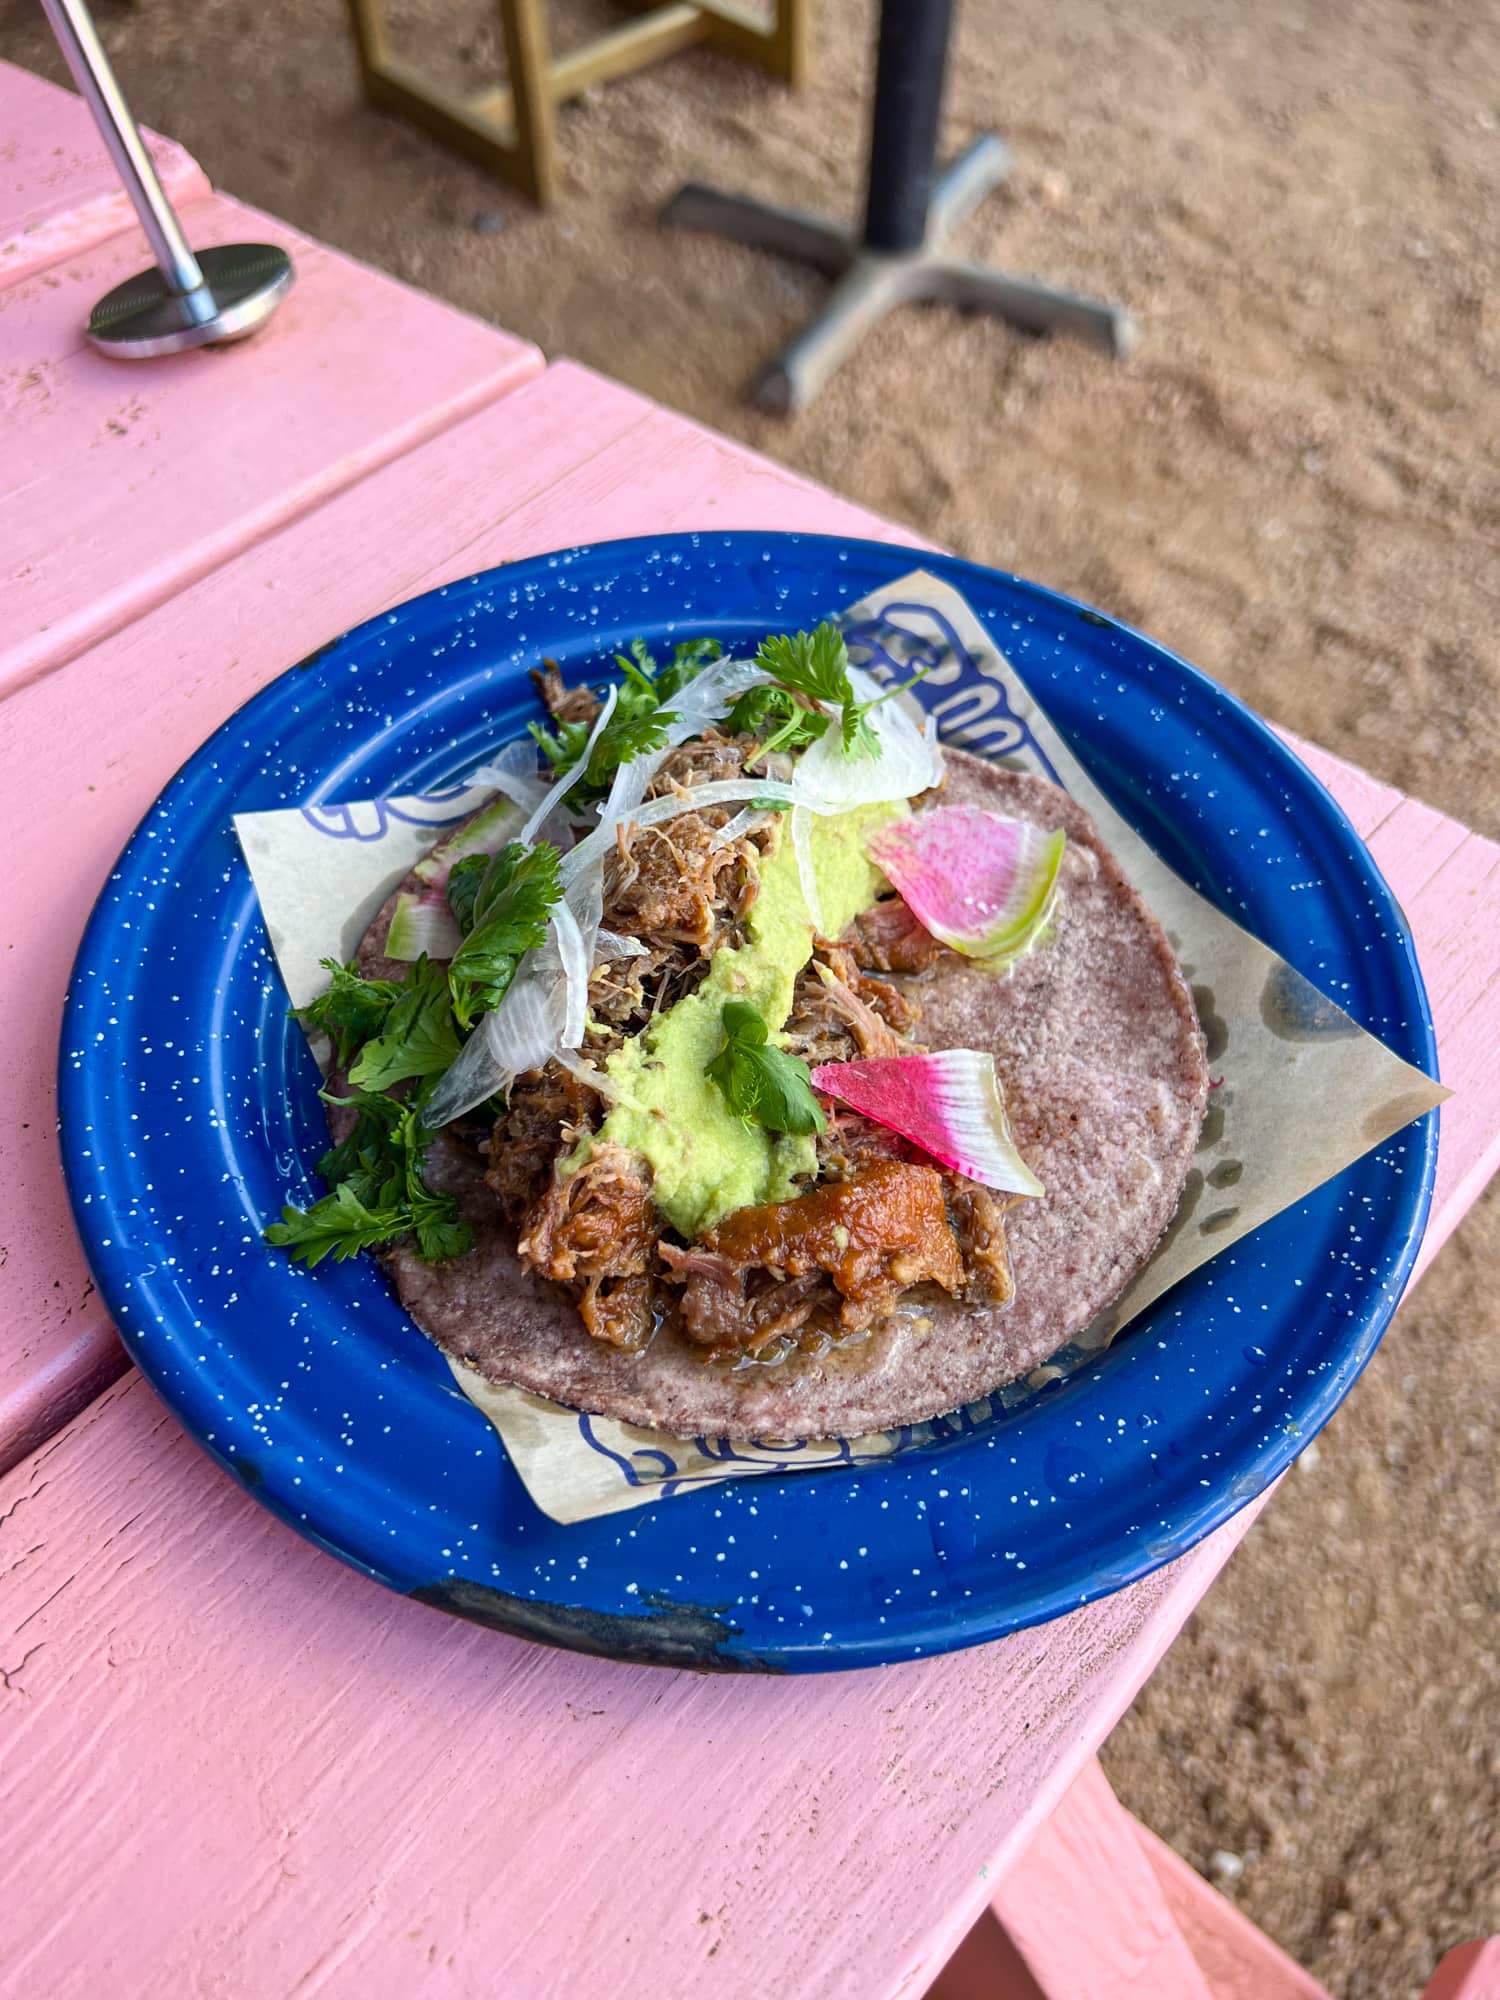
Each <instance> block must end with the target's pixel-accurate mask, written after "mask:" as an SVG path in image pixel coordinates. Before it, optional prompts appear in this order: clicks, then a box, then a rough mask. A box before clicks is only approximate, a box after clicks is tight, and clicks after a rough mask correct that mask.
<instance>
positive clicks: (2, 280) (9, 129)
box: [0, 62, 209, 304]
mask: <svg viewBox="0 0 1500 2000" xmlns="http://www.w3.org/2000/svg"><path fill="white" fill-rule="evenodd" d="M142 137H143V138H144V139H145V141H146V149H147V151H148V152H149V153H150V155H151V158H152V160H153V161H154V162H155V165H156V171H157V174H158V175H159V176H160V179H161V184H162V187H163V189H164V190H165V192H166V196H167V199H168V201H170V202H171V203H172V205H173V206H174V207H181V206H182V205H183V204H185V203H188V202H195V201H199V200H201V199H202V198H203V197H204V196H206V195H207V194H208V192H209V186H208V180H207V178H206V176H205V175H204V172H203V169H202V168H201V167H200V166H199V165H198V162H197V161H196V160H195V159H193V158H192V157H191V156H190V155H189V154H188V153H185V152H184V151H183V149H182V147H181V146H179V145H178V144H177V143H176V142H175V140H172V139H163V138H161V137H160V136H159V135H158V134H157V133H155V132H143V134H142ZM184 222H185V225H186V227H187V229H188V230H189V232H190V233H191V232H192V231H193V229H194V227H195V223H196V217H194V216H186V217H184ZM134 229H135V210H134V209H133V208H132V207H131V206H130V199H129V197H128V195H127V194H126V193H125V190H124V188H123V187H122V186H121V185H120V177H119V175H118V174H117V173H116V171H115V167H114V163H113V161H112V160H111V159H110V157H109V154H108V153H107V152H106V151H105V150H104V141H103V140H102V139H101V138H100V136H99V129H98V127H97V126H96V125H95V123H94V121H93V119H92V118H91V117H90V116H89V110H88V106H87V105H86V104H85V103H84V102H83V100H82V98H80V97H77V96H75V95H74V93H73V92H72V91H71V90H59V89H58V87H57V85H56V84H55V83H46V82H44V81H43V80H42V78H41V77H39V76H33V75H32V74H31V73H30V71H29V70H24V69H17V68H16V67H15V65H14V64H13V63H6V62H0V286H4V285H13V284H16V283H18V282H19V281H20V280H21V279H22V278H26V277H30V276H31V275H32V274H33V273H34V272H37V271H43V270H45V269H47V267H48V266H49V265H53V264H58V263H61V262H62V261H63V260H64V259H65V258H68V257H77V256H80V255H82V254H83V253H84V252H85V251H87V250H91V249H92V248H93V247H94V245H95V244H98V243H102V242H104V241H105V239H106V238H107V237H110V236H116V235H118V234H119V233H120V231H121V230H132V231H133V230H134ZM143 261H144V262H146V263H149V262H150V258H149V257H146V258H144V259H143ZM92 303H93V301H92V300H90V301H89V304H92Z"/></svg>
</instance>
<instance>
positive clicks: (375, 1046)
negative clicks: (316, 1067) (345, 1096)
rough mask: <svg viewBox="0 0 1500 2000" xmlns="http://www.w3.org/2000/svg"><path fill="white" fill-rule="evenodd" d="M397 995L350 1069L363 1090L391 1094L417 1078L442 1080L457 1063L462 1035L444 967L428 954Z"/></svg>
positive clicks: (353, 1080)
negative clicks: (456, 1023) (380, 1024)
mask: <svg viewBox="0 0 1500 2000" xmlns="http://www.w3.org/2000/svg"><path fill="white" fill-rule="evenodd" d="M396 996H397V997H396V1000H395V1002H394V1004H393V1005H392V1007H391V1010H390V1012H389V1013H388V1014H387V1015H386V1018H385V1023H384V1025H383V1027H382V1028H381V1031H380V1033H379V1034H378V1035H377V1036H376V1037H375V1038H374V1040H373V1041H369V1042H366V1043H365V1045H364V1047H363V1049H361V1051H360V1053H359V1059H358V1061H356V1062H355V1063H354V1064H353V1066H352V1067H351V1069H350V1071H349V1081H350V1082H351V1083H352V1084H355V1085H357V1086H358V1088H359V1089H361V1090H369V1091H381V1090H389V1089H391V1087H392V1086H393V1085H394V1084H398V1083H406V1082H409V1081H410V1080H411V1078H413V1077H428V1076H441V1075H442V1073H443V1071H444V1070H445V1069H447V1067H448V1066H449V1064H450V1063H453V1062H456V1061H457V1060H458V1047H459V1043H458V1031H457V1029H456V1028H455V1027H454V1024H453V1015H454V1009H453V1005H452V1002H451V1001H450V999H449V994H448V980H447V977H446V975H445V973H444V971H443V968H442V967H441V966H440V965H434V964H433V963H432V961H431V960H430V959H429V958H428V957H427V956H426V955H425V953H424V955H423V956H422V957H421V958H419V959H418V960H417V962H416V964H415V965H414V966H413V967H412V968H411V970H410V972H409V973H408V974H407V975H406V983H405V984H404V985H403V986H398V987H397V988H396Z"/></svg>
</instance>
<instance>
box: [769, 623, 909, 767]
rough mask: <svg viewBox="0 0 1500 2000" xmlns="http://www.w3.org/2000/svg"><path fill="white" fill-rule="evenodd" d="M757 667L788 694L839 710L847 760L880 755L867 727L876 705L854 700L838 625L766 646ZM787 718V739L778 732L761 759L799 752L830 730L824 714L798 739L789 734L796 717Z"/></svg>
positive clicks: (785, 636) (789, 635)
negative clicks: (775, 752)
mask: <svg viewBox="0 0 1500 2000" xmlns="http://www.w3.org/2000/svg"><path fill="white" fill-rule="evenodd" d="M755 664H756V665H757V666H758V667H759V668H760V669H761V671H762V672H763V673H766V674H769V675H770V677H771V679H772V680H773V681H774V682H775V683H776V685H777V687H778V688H781V689H784V690H785V691H786V692H787V693H789V694H793V695H801V696H803V697H804V698H805V699H806V700H807V701H809V702H818V703H826V704H827V705H828V706H829V707H830V708H837V709H838V711H839V731H840V736H841V740H842V743H843V747H844V754H845V756H846V757H871V756H874V755H876V754H877V753H878V751H879V749H880V745H879V743H878V742H877V741H876V737H875V732H874V730H873V729H871V727H870V725H869V724H868V723H867V722H866V721H865V711H866V710H867V709H869V708H873V707H874V706H875V704H874V703H873V702H858V701H856V700H855V699H854V688H853V686H852V685H851V683H850V680H849V649H848V647H847V646H846V645H845V644H844V637H843V634H842V633H841V632H840V631H839V629H838V627H837V626H836V625H830V624H828V623H827V622H826V621H825V622H824V623H823V624H821V625H818V626H815V627H814V628H813V630H812V631H811V632H782V633H778V634H775V635H774V636H773V637H771V638H769V639H766V640H764V641H763V642H762V644H761V647H760V651H759V652H758V653H757V654H756V656H755ZM752 692H754V690H752ZM805 712H806V711H803V713H805ZM787 713H788V729H789V733H787V734H782V733H780V732H778V733H777V734H776V735H775V736H774V737H772V738H768V739H767V741H766V743H765V744H764V745H763V747H762V751H761V754H762V756H764V755H765V754H766V753H767V752H768V751H769V750H771V749H782V748H785V747H786V746H787V745H788V744H791V745H792V747H794V748H800V747H801V746H802V745H803V744H805V743H810V742H816V741H817V739H818V737H820V736H821V735H822V734H823V731H824V730H825V729H826V728H827V726H828V723H827V717H826V716H824V715H823V712H822V710H821V708H820V709H819V710H818V711H817V713H818V715H819V716H820V717H822V719H821V721H820V722H819V723H818V725H817V727H816V728H811V729H809V727H808V725H806V724H801V725H799V726H798V727H799V728H800V730H801V732H802V733H801V734H800V736H799V735H798V734H797V733H796V731H795V730H791V729H790V724H791V721H792V715H793V713H794V712H792V711H788V712H787Z"/></svg>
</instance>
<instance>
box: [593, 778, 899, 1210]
mask: <svg viewBox="0 0 1500 2000" xmlns="http://www.w3.org/2000/svg"><path fill="white" fill-rule="evenodd" d="M902 810H904V804H900V803H892V804H881V805H871V806H859V807H857V808H855V810H854V811H852V812H847V813H840V814H838V815H836V816H833V817H828V818H814V820H813V821H812V856H813V869H814V872H815V874H816V876H817V883H818V899H819V901H820V902H821V904H822V906H823V921H824V924H825V925H826V927H827V933H828V935H830V936H832V937H837V936H838V935H839V933H840V932H841V931H842V930H844V929H845V928H846V927H847V926H848V925H849V924H850V923H851V922H852V921H853V919H854V918H855V917H857V916H858V915H859V913H860V911H861V910H867V909H868V908H869V907H870V905H871V903H873V902H874V901H875V898H876V897H877V896H878V895H879V893H880V891H881V889H882V888H883V887H884V884H885V878H884V876H883V875H882V874H881V873H880V871H879V869H877V868H876V867H875V865H874V863H873V862H871V861H869V860H868V859H867V858H866V856H865V846H864V844H865V836H866V835H867V834H868V833H869V832H870V831H871V829H872V828H874V827H875V826H877V825H879V824H881V823H882V822H883V821H885V820H888V819H893V818H894V817H895V816H896V814H897V813H898V812H899V811H902ZM745 929H746V932H747V941H746V943H745V944H743V945H742V946H740V947H739V948H738V949H733V948H731V947H728V946H726V947H725V948H724V949H723V950H721V951H719V952H716V953H715V955H714V959H713V963H712V965H711V967H710V969H709V973H708V977H707V978H706V979H705V980H704V982H703V984H702V985H701V986H700V987H699V988H698V989H697V991H696V992H693V993H690V994H688V996H687V997H686V999H683V1000H679V1001H678V1003H677V1005H676V1006H675V1007H673V1008H671V1009H669V1011H668V1012H667V1013H665V1014H663V1015H662V1017H661V1019H660V1020H659V1021H657V1022H655V1023H654V1024H653V1025H652V1026H651V1027H649V1028H645V1029H643V1030H642V1031H641V1033H640V1034H639V1035H636V1036H635V1037H633V1039H632V1040H630V1041H628V1042H627V1043H626V1044H625V1045H624V1047H623V1048H620V1049H617V1050H616V1052H615V1053H614V1055H612V1056H611V1057H610V1059H609V1061H608V1063H607V1064H606V1065H605V1067H606V1070H607V1072H608V1074H609V1076H610V1077H611V1078H613V1080H614V1081H615V1082H616V1083H617V1084H618V1085H619V1086H620V1088H621V1089H622V1090H623V1091H624V1092H625V1093H626V1094H627V1096H628V1099H629V1101H628V1102H624V1101H622V1102H620V1103H617V1104H616V1105H615V1106H614V1107H613V1108H612V1110H611V1111H610V1113H609V1116H608V1117H607V1118H606V1119H605V1121H604V1124H603V1125H602V1127H601V1128H600V1131H599V1138H600V1139H612V1140H614V1141H615V1142H616V1143H617V1144H619V1145H621V1146H625V1147H628V1148H629V1149H630V1150H631V1151H632V1152H636V1153H640V1154H643V1155H644V1156H645V1158H646V1159H648V1160H649V1161H650V1162H651V1170H652V1174H653V1177H654V1187H653V1191H654V1194H655V1198H656V1205H657V1207H658V1208H659V1209H660V1210H661V1211H662V1213H663V1215H665V1217H666V1218H667V1220H668V1222H670V1223H671V1225H672V1227H673V1228H674V1229H676V1230H678V1231H679V1232H680V1233H681V1234H682V1235H683V1236H685V1237H687V1238H688V1240H689V1241H691V1240H692V1239H693V1238H695V1237H698V1236H701V1235H702V1234H703V1232H704V1231H705V1230H706V1229H711V1228H712V1227H713V1225H714V1224H715V1223H716V1222H718V1221H719V1220H720V1219H721V1218H722V1217H724V1216H726V1215H728V1214H730V1213H731V1212H732V1211H733V1210H734V1209H737V1208H745V1207H747V1206H750V1205H751V1204H754V1203H758V1202H764V1201H786V1200H788V1199H790V1197H791V1196H792V1195H794V1194H795V1193H796V1191H797V1190H796V1187H795V1185H794V1178H793V1177H794V1176H795V1175H797V1174H799V1173H810V1172H811V1171H812V1169H813V1164H814V1153H813V1141H812V1137H811V1135H808V1136H795V1135H791V1134H783V1135H778V1134H775V1133H771V1132H767V1131H766V1130H765V1129H764V1127H763V1126H760V1125H756V1124H752V1123H751V1122H750V1121H749V1120H748V1119H744V1118H741V1117H739V1116H738V1115H737V1114H736V1113H735V1112H733V1111H731V1110H730V1108H729V1106H728V1105H727V1104H726V1103H725V1101H724V1098H723V1096H722V1094H721V1093H720V1091H719V1088H718V1086H717V1085H716V1084H714V1083H713V1082H711V1081H710V1079H709V1078H708V1076H706V1075H705V1073H704V1072H705V1067H706V1065H707V1064H708V1063H709V1062H711V1061H712V1059H713V1058H714V1056H716V1055H717V1054H718V1052H719V1049H720V1047H721V1046H722V1043H723V1039H724V1036H723V1028H722V1026H721V1023H720V1013H721V1010H722V1008H723V1005H724V1002H725V1001H726V1000H748V1001H749V1002H750V1003H751V1005H752V1006H754V1007H756V1008H757V1009H758V1010H759V1012H760V1013H761V1015H762V1016H763V1017H764V1019H765V1022H766V1025H767V1026H768V1027H769V1028H770V1029H771V1030H772V1032H773V1034H774V1032H775V1031H776V1030H777V1029H779V1028H781V1027H782V1026H783V1025H784V1024H785V1022H786V1018H787V1015H788V1014H789V1013H790V1012H791V1006H792V988H793V986H794V985H795V983H796V978H797V974H798V973H799V972H800V971H801V970H802V968H803V966H804V965H806V963H807V961H808V960H809V958H811V956H812V937H813V933H812V923H811V920H810V919H809V917H808V914H807V904H806V901H805V899H804V898H803V894H802V885H801V882H800V880H799V877H798V874H797V857H796V853H795V851H794V849H793V847H792V838H791V827H790V825H789V824H788V821H787V816H786V815H783V816H782V819H781V821H780V824H779V828H778V837H777V842H776V845H775V847H774V848H773V849H772V851H771V852H770V854H769V855H768V856H767V857H766V859H765V860H764V861H763V862H762V864H761V873H760V894H759V895H758V896H757V897H756V899H755V902H754V904H753V905H752V906H751V909H750V913H749V915H748V917H747V918H746V921H745ZM583 1157H584V1155H583V1154H582V1153H580V1154H579V1156H578V1163H579V1164H581V1162H582V1158H583Z"/></svg>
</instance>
